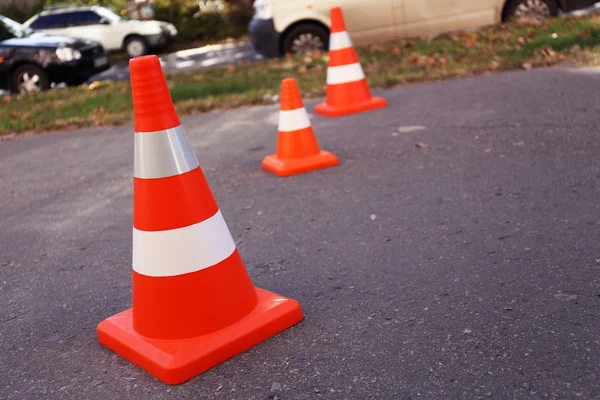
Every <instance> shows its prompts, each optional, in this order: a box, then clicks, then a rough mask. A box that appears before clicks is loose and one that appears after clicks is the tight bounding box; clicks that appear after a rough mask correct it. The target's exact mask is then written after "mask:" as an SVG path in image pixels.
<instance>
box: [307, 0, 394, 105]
mask: <svg viewBox="0 0 600 400" xmlns="http://www.w3.org/2000/svg"><path fill="white" fill-rule="evenodd" d="M386 105H387V102H386V100H385V99H384V98H381V97H371V91H370V90H369V85H368V84H367V80H366V79H365V74H364V72H363V69H362V67H361V66H360V62H359V61H358V56H357V55H356V52H355V51H354V47H353V46H352V40H351V39H350V35H348V32H347V31H346V24H345V23H344V16H343V15H342V9H341V8H340V7H334V8H332V9H331V34H330V36H329V67H328V68H327V97H326V100H325V103H322V104H319V105H317V107H316V108H315V112H316V113H317V114H320V115H325V116H327V117H341V116H343V115H348V114H355V113H359V112H363V111H368V110H373V109H375V108H381V107H385V106H386Z"/></svg>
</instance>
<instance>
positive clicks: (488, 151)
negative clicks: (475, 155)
mask: <svg viewBox="0 0 600 400" xmlns="http://www.w3.org/2000/svg"><path fill="white" fill-rule="evenodd" d="M483 152H484V153H491V152H492V148H491V147H490V148H487V149H485V150H484V151H483Z"/></svg>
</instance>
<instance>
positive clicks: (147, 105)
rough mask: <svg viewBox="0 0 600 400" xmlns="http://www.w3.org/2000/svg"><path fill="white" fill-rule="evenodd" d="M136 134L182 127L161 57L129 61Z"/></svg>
mask: <svg viewBox="0 0 600 400" xmlns="http://www.w3.org/2000/svg"><path fill="white" fill-rule="evenodd" d="M129 70H130V75H131V92H132V93H131V94H132V99H133V110H134V116H135V131H136V132H156V131H161V130H166V129H172V128H175V127H176V126H178V125H180V124H181V123H180V121H179V117H178V116H177V113H176V111H175V107H174V106H173V101H172V100H171V94H170V93H169V87H168V86H167V81H166V80H165V76H164V74H163V70H162V66H161V65H160V60H159V59H158V57H157V56H155V55H151V56H143V57H136V58H133V59H131V60H130V61H129Z"/></svg>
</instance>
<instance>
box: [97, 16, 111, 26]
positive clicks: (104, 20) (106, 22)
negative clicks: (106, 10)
mask: <svg viewBox="0 0 600 400" xmlns="http://www.w3.org/2000/svg"><path fill="white" fill-rule="evenodd" d="M98 23H99V24H100V25H110V21H109V20H107V19H106V18H102V19H101V20H100V21H98Z"/></svg>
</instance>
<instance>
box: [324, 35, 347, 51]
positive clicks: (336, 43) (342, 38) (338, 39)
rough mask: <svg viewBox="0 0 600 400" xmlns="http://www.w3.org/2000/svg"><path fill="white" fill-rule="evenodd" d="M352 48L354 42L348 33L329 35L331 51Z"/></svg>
mask: <svg viewBox="0 0 600 400" xmlns="http://www.w3.org/2000/svg"><path fill="white" fill-rule="evenodd" d="M348 47H352V40H351V39H350V35H348V32H346V31H344V32H336V33H332V34H331V35H329V51H331V50H342V49H347V48H348Z"/></svg>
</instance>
